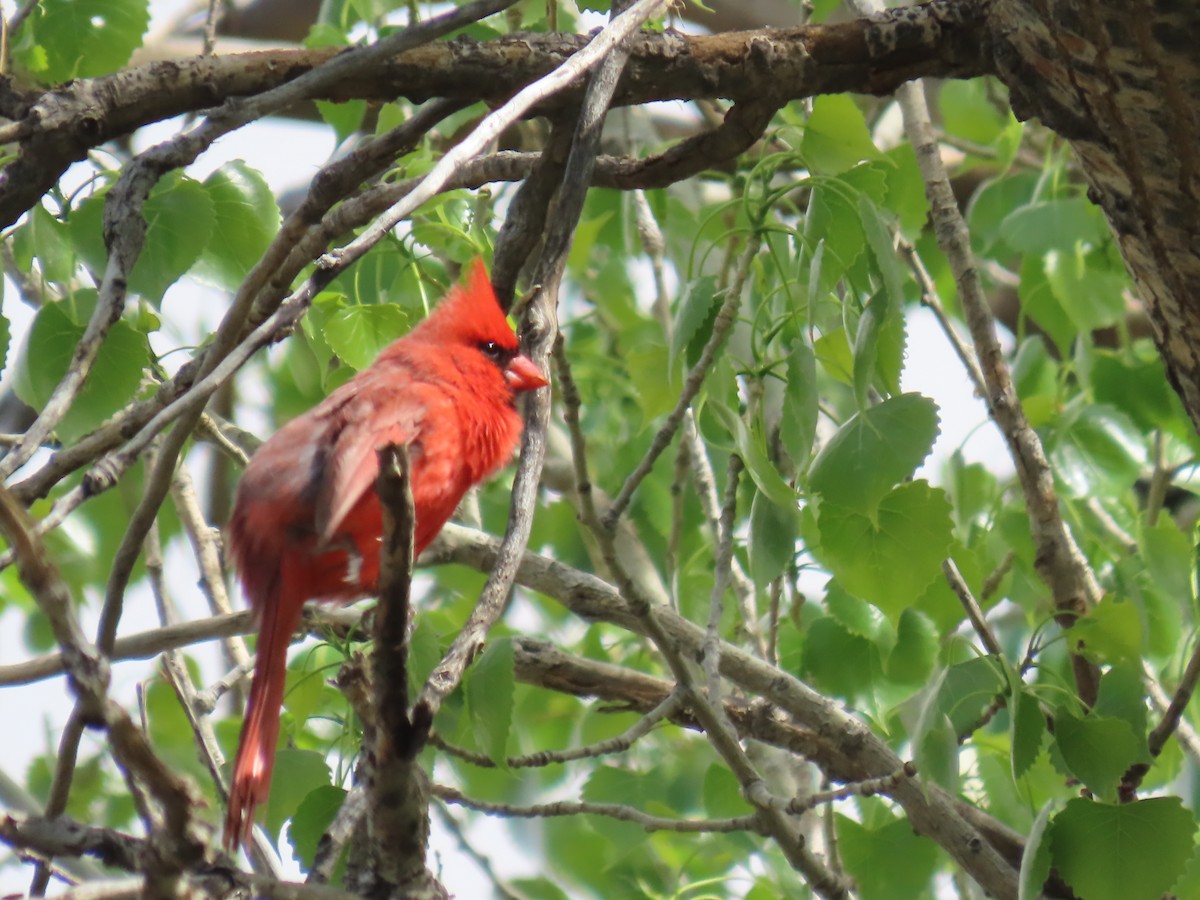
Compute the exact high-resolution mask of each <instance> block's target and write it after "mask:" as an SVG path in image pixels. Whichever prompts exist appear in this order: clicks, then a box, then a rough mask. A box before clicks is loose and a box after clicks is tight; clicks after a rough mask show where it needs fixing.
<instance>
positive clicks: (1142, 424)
mask: <svg viewBox="0 0 1200 900" xmlns="http://www.w3.org/2000/svg"><path fill="white" fill-rule="evenodd" d="M1145 344H1146V345H1147V346H1146V349H1147V351H1148V352H1147V353H1146V354H1138V353H1136V352H1135V353H1127V352H1126V351H1125V350H1124V349H1123V350H1122V351H1120V352H1116V351H1103V350H1097V351H1095V352H1094V354H1093V357H1092V369H1091V384H1092V392H1093V393H1094V394H1095V397H1096V402H1097V403H1103V404H1107V405H1109V406H1114V407H1116V408H1117V409H1119V410H1121V412H1123V413H1125V415H1127V416H1129V417H1130V418H1131V419H1133V421H1134V422H1136V423H1137V427H1138V428H1139V429H1141V430H1142V431H1148V430H1149V429H1151V428H1170V427H1171V426H1172V425H1173V424H1174V423H1175V422H1176V421H1177V418H1176V411H1177V408H1178V403H1179V398H1178V397H1177V396H1176V395H1175V392H1174V391H1172V390H1171V386H1170V385H1169V384H1168V383H1167V374H1166V370H1165V369H1164V368H1163V361H1162V358H1161V357H1159V356H1158V355H1157V354H1156V353H1153V351H1152V349H1151V348H1150V347H1149V346H1148V345H1149V342H1148V341H1147V342H1145ZM1133 349H1134V350H1135V351H1136V349H1137V345H1135V347H1134V348H1133ZM1189 435H1190V431H1189Z"/></svg>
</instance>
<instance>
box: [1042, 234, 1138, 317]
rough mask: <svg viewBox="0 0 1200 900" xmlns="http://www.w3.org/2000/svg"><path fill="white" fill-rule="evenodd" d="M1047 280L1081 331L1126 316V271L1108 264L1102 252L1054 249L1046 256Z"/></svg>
mask: <svg viewBox="0 0 1200 900" xmlns="http://www.w3.org/2000/svg"><path fill="white" fill-rule="evenodd" d="M1045 272H1046V283H1047V284H1049V285H1050V290H1051V291H1053V292H1054V297H1055V299H1056V300H1058V302H1059V304H1060V305H1061V306H1062V308H1063V310H1064V311H1065V312H1066V314H1067V315H1068V316H1069V317H1070V319H1071V322H1072V323H1073V324H1074V325H1075V328H1076V329H1077V330H1078V331H1080V332H1089V331H1094V330H1096V329H1097V328H1107V327H1109V326H1111V325H1116V324H1117V323H1119V322H1122V321H1123V320H1124V319H1125V290H1126V288H1128V287H1129V279H1128V278H1127V277H1126V275H1125V273H1124V272H1123V271H1120V272H1118V271H1116V270H1113V269H1109V268H1107V264H1106V263H1105V261H1104V257H1103V254H1102V253H1099V252H1095V251H1093V252H1091V253H1084V252H1083V251H1082V249H1080V248H1078V247H1077V248H1075V249H1073V250H1064V251H1063V252H1061V253H1051V254H1048V255H1047V256H1046V258H1045Z"/></svg>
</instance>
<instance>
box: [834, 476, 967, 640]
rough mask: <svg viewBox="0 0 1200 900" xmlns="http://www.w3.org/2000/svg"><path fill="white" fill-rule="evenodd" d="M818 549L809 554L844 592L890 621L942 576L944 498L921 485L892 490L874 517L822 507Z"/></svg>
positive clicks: (947, 530) (948, 526)
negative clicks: (862, 601)
mask: <svg viewBox="0 0 1200 900" xmlns="http://www.w3.org/2000/svg"><path fill="white" fill-rule="evenodd" d="M817 524H818V528H819V530H820V535H821V546H820V548H819V549H818V548H812V549H813V553H814V554H815V555H816V556H817V558H818V559H820V560H821V562H823V563H824V564H825V565H826V566H827V567H828V568H829V570H830V572H832V573H833V575H834V577H835V578H837V579H838V581H840V582H841V583H842V584H843V585H844V586H845V587H846V588H847V590H849V591H850V592H851V593H853V594H857V595H858V596H860V597H862V598H863V599H864V600H868V601H870V602H871V603H874V604H875V605H876V606H878V607H879V608H880V609H881V610H883V612H884V613H885V614H886V615H887V616H888V617H889V618H890V619H892V620H893V621H895V620H897V619H898V618H899V617H900V615H901V613H903V612H904V610H905V608H907V607H908V606H911V605H912V604H913V603H914V602H915V601H916V600H917V599H918V598H919V597H920V596H921V594H922V593H923V592H924V590H925V589H926V588H927V587H928V586H929V585H930V583H932V581H933V580H934V579H935V578H937V577H938V575H939V573H940V572H941V563H942V560H943V559H945V558H946V554H947V553H948V552H949V551H950V545H951V543H952V531H953V524H952V523H951V521H950V504H949V502H948V501H947V500H946V495H945V492H943V491H942V490H941V489H940V488H931V487H930V486H929V485H928V484H927V483H926V482H925V481H914V482H911V483H909V484H903V485H901V486H900V487H897V488H895V489H894V490H892V491H891V493H889V494H888V495H887V496H885V497H884V498H883V499H882V500H881V501H880V502H879V506H878V508H877V509H876V511H875V514H874V515H873V516H869V515H866V514H864V513H861V512H859V511H857V510H854V509H848V508H846V507H842V506H835V505H834V504H832V503H822V504H821V508H820V512H819V514H818V519H817Z"/></svg>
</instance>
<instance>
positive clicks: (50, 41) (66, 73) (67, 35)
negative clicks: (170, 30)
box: [22, 0, 150, 83]
mask: <svg viewBox="0 0 1200 900" xmlns="http://www.w3.org/2000/svg"><path fill="white" fill-rule="evenodd" d="M29 24H30V26H31V27H32V31H33V38H34V46H36V47H40V48H41V50H42V51H43V52H44V55H43V54H42V53H37V54H34V53H32V52H30V53H27V54H24V55H23V59H22V62H23V63H24V65H26V66H28V67H30V68H31V69H33V71H34V72H35V74H36V75H37V76H38V77H39V78H42V79H44V80H46V81H49V82H55V83H57V82H62V81H68V80H70V79H72V78H92V77H94V76H96V75H107V74H109V73H111V72H115V71H116V70H117V69H119V68H121V67H122V66H123V65H125V64H126V63H127V62H129V57H130V56H131V55H132V54H133V51H134V50H136V49H137V48H138V47H140V46H141V45H142V36H143V35H144V34H145V33H146V28H147V26H149V24H150V10H149V4H148V3H147V0H41V2H40V3H39V4H38V11H37V12H36V13H35V14H34V15H33V17H32V19H31V21H30V23H29ZM30 49H31V50H32V47H31V48H30Z"/></svg>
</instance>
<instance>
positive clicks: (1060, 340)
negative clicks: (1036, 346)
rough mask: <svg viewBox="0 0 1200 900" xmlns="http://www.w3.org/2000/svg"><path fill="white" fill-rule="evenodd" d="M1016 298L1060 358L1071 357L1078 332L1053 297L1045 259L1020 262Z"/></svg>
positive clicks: (1033, 258)
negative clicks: (1019, 280) (1056, 350)
mask: <svg viewBox="0 0 1200 900" xmlns="http://www.w3.org/2000/svg"><path fill="white" fill-rule="evenodd" d="M1017 295H1018V297H1020V300H1021V312H1022V313H1023V314H1024V315H1026V316H1029V318H1031V319H1032V320H1033V321H1034V322H1035V323H1036V324H1037V326H1038V327H1039V328H1041V329H1042V331H1044V332H1045V333H1046V336H1047V337H1049V338H1050V340H1052V341H1053V342H1054V344H1055V346H1056V347H1057V349H1058V353H1059V355H1060V356H1067V355H1069V354H1070V352H1071V345H1072V343H1073V341H1074V340H1075V336H1076V335H1077V334H1078V329H1076V327H1075V323H1074V322H1072V321H1071V317H1070V316H1069V315H1067V311H1066V310H1065V309H1063V306H1062V304H1061V303H1060V302H1059V300H1058V298H1057V297H1056V296H1055V295H1054V289H1053V288H1052V287H1051V286H1050V281H1049V279H1047V277H1046V267H1045V261H1044V260H1043V259H1042V257H1040V256H1026V257H1025V259H1024V261H1023V262H1022V263H1021V283H1020V285H1019V286H1018V288H1017Z"/></svg>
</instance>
